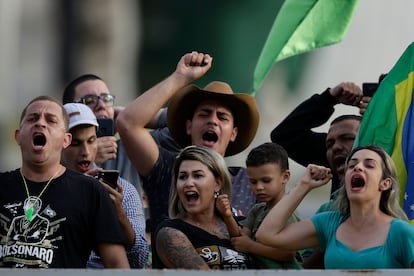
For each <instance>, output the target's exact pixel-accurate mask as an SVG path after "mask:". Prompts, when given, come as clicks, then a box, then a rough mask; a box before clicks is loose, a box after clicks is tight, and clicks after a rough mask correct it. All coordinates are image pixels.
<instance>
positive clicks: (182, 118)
mask: <svg viewBox="0 0 414 276" xmlns="http://www.w3.org/2000/svg"><path fill="white" fill-rule="evenodd" d="M206 100H216V101H218V102H220V103H222V104H224V105H226V106H228V107H229V108H230V110H231V111H232V113H233V117H234V123H235V126H237V128H238V133H237V137H236V140H235V141H234V142H230V143H229V145H228V146H227V149H226V153H225V156H231V155H234V154H237V153H239V152H241V151H243V150H244V149H245V148H247V147H248V146H249V144H250V143H251V141H252V140H253V138H254V137H255V135H256V131H257V128H258V126H259V111H258V108H257V105H256V100H255V99H254V98H253V97H252V96H251V95H248V94H241V93H240V94H239V93H238V94H234V93H233V90H232V89H231V87H230V85H228V84H227V83H225V82H220V81H213V82H211V83H209V84H208V85H207V86H205V87H204V88H203V89H201V88H199V87H197V86H196V85H193V84H191V85H188V86H186V87H184V88H182V89H181V90H179V91H178V92H177V93H176V94H175V95H174V96H173V97H172V98H171V100H170V102H169V104H168V112H167V124H168V128H169V129H170V132H171V136H172V137H173V138H174V140H175V141H176V142H177V143H178V144H179V145H180V146H182V147H185V146H188V145H190V144H191V138H190V136H189V135H187V133H186V121H187V120H191V119H192V116H193V114H194V110H195V108H196V107H197V106H198V105H199V104H200V103H201V102H203V101H206Z"/></svg>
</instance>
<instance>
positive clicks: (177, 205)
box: [168, 146, 231, 218]
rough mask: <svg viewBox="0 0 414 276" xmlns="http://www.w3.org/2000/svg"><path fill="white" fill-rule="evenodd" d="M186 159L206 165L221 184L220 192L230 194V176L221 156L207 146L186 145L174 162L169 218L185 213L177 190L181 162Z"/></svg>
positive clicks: (178, 216)
mask: <svg viewBox="0 0 414 276" xmlns="http://www.w3.org/2000/svg"><path fill="white" fill-rule="evenodd" d="M186 160H194V161H199V162H200V163H202V164H204V165H205V166H207V168H208V169H209V170H210V171H211V172H212V173H213V175H214V177H215V178H216V179H219V180H220V181H221V183H222V184H223V185H222V188H221V192H220V193H224V194H228V195H229V197H230V195H231V177H230V173H229V171H228V169H227V166H226V163H225V161H224V158H223V156H221V155H220V154H218V153H217V152H215V151H213V150H212V149H210V148H207V147H202V146H188V147H186V148H184V149H183V150H182V151H181V152H180V154H179V155H178V156H177V158H176V160H175V163H174V170H173V174H174V175H173V179H172V185H171V189H170V199H169V210H168V213H169V216H170V218H180V217H182V216H183V215H184V214H185V213H186V211H185V209H184V207H183V205H182V203H181V201H180V198H179V197H178V192H177V178H178V173H179V170H180V166H181V163H182V162H183V161H186Z"/></svg>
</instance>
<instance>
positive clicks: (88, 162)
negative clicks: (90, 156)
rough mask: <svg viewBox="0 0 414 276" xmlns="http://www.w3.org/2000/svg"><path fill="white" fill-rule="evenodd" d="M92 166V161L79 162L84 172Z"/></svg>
mask: <svg viewBox="0 0 414 276" xmlns="http://www.w3.org/2000/svg"><path fill="white" fill-rule="evenodd" d="M90 165H91V161H88V160H84V161H80V162H78V167H79V169H80V170H81V171H82V172H86V171H88V170H89V166H90Z"/></svg>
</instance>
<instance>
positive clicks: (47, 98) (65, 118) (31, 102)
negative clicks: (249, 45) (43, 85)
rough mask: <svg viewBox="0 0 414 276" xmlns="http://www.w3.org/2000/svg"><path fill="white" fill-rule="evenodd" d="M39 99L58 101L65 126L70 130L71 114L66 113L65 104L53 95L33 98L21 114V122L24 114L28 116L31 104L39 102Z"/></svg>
mask: <svg viewBox="0 0 414 276" xmlns="http://www.w3.org/2000/svg"><path fill="white" fill-rule="evenodd" d="M39 101H49V102H53V103H56V104H57V105H59V107H60V108H61V109H62V116H63V122H64V124H65V128H66V130H68V128H69V116H68V114H67V113H66V110H65V108H64V107H63V105H62V104H61V103H60V101H59V100H57V99H56V98H54V97H52V96H38V97H36V98H34V99H33V100H31V101H30V102H29V103H28V104H27V105H26V106H25V107H24V109H23V111H22V113H21V115H20V124H21V123H22V121H23V118H24V116H26V112H27V109H28V108H29V106H30V105H32V104H33V103H35V102H39Z"/></svg>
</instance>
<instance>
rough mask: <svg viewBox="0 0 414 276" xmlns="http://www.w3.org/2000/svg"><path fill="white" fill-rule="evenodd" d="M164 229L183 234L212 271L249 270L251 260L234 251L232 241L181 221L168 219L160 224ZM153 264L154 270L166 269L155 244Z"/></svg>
mask: <svg viewBox="0 0 414 276" xmlns="http://www.w3.org/2000/svg"><path fill="white" fill-rule="evenodd" d="M163 227H171V228H175V229H177V230H180V231H181V232H183V233H184V234H185V235H186V236H187V238H188V239H189V240H190V242H191V243H192V244H193V246H194V248H195V249H196V251H197V252H198V254H199V255H200V257H201V258H203V260H204V261H205V262H206V263H207V265H208V266H209V267H210V268H211V269H226V270H232V269H248V268H249V266H250V258H249V257H248V256H247V255H246V254H244V253H241V252H238V251H236V250H235V249H233V247H232V245H231V242H230V240H227V239H220V238H219V237H217V236H215V235H212V234H210V233H209V232H207V231H204V230H203V229H201V228H199V227H196V226H194V225H192V224H189V223H186V222H184V221H182V220H180V219H168V220H164V221H163V222H161V223H160V225H159V227H158V228H157V233H158V231H159V230H160V229H161V228H163ZM152 247H153V252H154V254H153V256H152V264H153V268H166V266H165V265H164V264H163V263H162V262H161V260H160V259H159V257H158V253H157V250H156V245H155V244H153V245H152Z"/></svg>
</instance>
